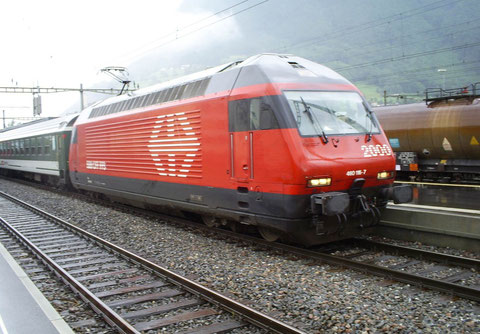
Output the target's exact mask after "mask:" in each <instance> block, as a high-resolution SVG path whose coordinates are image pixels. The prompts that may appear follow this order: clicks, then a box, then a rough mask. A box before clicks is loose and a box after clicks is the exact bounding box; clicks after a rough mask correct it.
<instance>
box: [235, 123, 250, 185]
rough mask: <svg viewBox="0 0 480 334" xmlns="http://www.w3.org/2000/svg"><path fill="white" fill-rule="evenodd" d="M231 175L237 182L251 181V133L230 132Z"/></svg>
mask: <svg viewBox="0 0 480 334" xmlns="http://www.w3.org/2000/svg"><path fill="white" fill-rule="evenodd" d="M230 151H231V175H232V178H234V179H235V180H236V181H237V182H248V180H249V179H253V132H248V131H241V132H230Z"/></svg>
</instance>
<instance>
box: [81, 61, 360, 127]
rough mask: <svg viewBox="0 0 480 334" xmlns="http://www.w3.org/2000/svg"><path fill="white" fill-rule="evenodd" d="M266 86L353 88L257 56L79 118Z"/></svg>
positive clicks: (306, 67) (312, 70)
mask: <svg viewBox="0 0 480 334" xmlns="http://www.w3.org/2000/svg"><path fill="white" fill-rule="evenodd" d="M269 83H307V84H308V83H312V84H319V83H320V84H345V85H352V84H351V83H350V82H349V81H348V80H347V79H345V78H344V77H343V76H341V75H340V74H338V73H336V72H335V71H333V70H331V69H329V68H328V67H325V66H323V65H320V64H317V63H315V62H312V61H310V60H307V59H304V58H301V57H297V56H293V55H282V54H259V55H256V56H252V57H250V58H247V59H246V60H244V61H239V62H230V63H227V64H223V65H220V66H216V67H213V68H210V69H207V70H205V71H201V72H197V73H193V74H190V75H187V76H183V77H181V78H177V79H174V80H170V81H167V82H164V83H160V84H157V85H154V86H151V87H147V88H143V89H139V90H136V91H134V92H131V93H128V94H125V95H121V96H116V97H111V98H108V99H106V100H104V101H102V102H99V103H98V104H95V105H94V106H90V107H89V108H87V109H85V110H84V111H83V112H82V115H81V116H80V117H81V118H83V119H86V118H95V117H100V116H105V115H109V114H112V113H117V112H121V111H127V110H132V109H136V108H138V107H146V106H149V105H154V104H159V103H164V102H170V101H175V100H182V99H186V98H191V97H196V96H202V95H208V94H213V93H218V92H226V91H229V90H231V89H232V88H240V87H246V86H251V85H258V84H269ZM160 92H162V93H164V94H163V95H161V94H160ZM155 94H157V95H155ZM160 95H161V96H160ZM127 100H129V101H130V102H126V101H127ZM132 100H133V101H132Z"/></svg>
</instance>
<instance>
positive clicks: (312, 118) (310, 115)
mask: <svg viewBox="0 0 480 334" xmlns="http://www.w3.org/2000/svg"><path fill="white" fill-rule="evenodd" d="M300 99H301V100H302V104H303V107H304V108H305V111H304V112H306V113H307V115H308V118H309V119H310V122H312V124H313V127H314V128H316V130H317V132H318V127H320V132H321V133H322V141H323V143H324V144H326V143H328V137H327V134H326V133H325V131H323V127H322V126H321V125H320V123H319V122H318V120H317V118H316V116H315V115H314V114H313V113H312V110H311V109H310V106H309V105H308V104H307V103H306V102H305V100H304V99H303V97H301V96H300Z"/></svg>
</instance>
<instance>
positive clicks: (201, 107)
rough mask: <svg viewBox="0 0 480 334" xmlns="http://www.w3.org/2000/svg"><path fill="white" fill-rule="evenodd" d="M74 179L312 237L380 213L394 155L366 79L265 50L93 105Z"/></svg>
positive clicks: (135, 199)
mask: <svg viewBox="0 0 480 334" xmlns="http://www.w3.org/2000/svg"><path fill="white" fill-rule="evenodd" d="M69 160H70V165H69V170H70V179H71V182H72V184H73V186H74V187H75V188H77V189H79V190H81V191H89V192H96V193H101V194H104V195H105V196H108V197H109V198H112V199H113V200H117V201H121V202H125V203H129V204H133V205H136V206H140V207H145V208H147V207H148V208H154V209H160V210H168V211H170V212H175V213H178V214H184V215H190V214H192V213H194V214H195V215H198V216H200V217H202V219H203V221H204V222H205V223H206V224H207V225H209V226H215V225H230V226H231V227H232V228H238V227H241V226H244V225H253V226H256V227H257V228H258V230H259V231H260V233H261V235H262V236H263V237H264V238H265V239H267V240H276V239H277V238H279V237H288V238H290V239H294V240H296V241H298V242H301V243H303V244H306V245H312V244H317V243H321V242H327V241H332V240H337V239H341V238H347V237H351V236H352V235H358V234H360V233H363V232H364V230H363V228H365V227H367V226H369V225H371V224H373V223H375V222H376V221H378V219H379V214H380V213H379V208H382V207H383V206H385V204H386V202H387V200H389V199H392V198H393V199H394V200H395V201H396V202H405V201H409V200H410V198H411V189H410V188H409V187H405V186H396V187H393V185H392V184H393V179H394V175H395V159H394V156H393V152H392V150H391V147H390V145H389V143H388V140H387V138H386V136H385V134H384V132H383V130H382V129H381V127H380V125H379V123H378V121H377V119H376V117H375V115H374V114H373V112H372V111H371V110H370V109H369V107H368V105H367V103H366V101H365V99H364V98H363V96H362V94H361V93H360V92H359V91H358V89H357V88H356V87H355V86H354V85H353V84H351V83H350V82H349V81H347V80H346V79H345V78H343V77H342V76H340V75H339V74H337V73H335V72H333V71H332V70H330V69H328V68H326V67H324V66H321V65H319V64H316V63H313V62H311V61H308V60H306V59H303V58H300V57H295V56H287V55H275V54H262V55H257V56H253V57H251V58H248V59H247V60H245V61H243V62H236V63H230V64H226V65H222V66H218V67H215V68H211V69H209V70H207V71H203V72H200V73H196V74H193V75H190V76H187V77H183V78H180V79H176V80H173V81H169V82H166V83H163V84H160V85H156V86H153V87H150V88H147V89H142V90H138V91H135V92H134V93H131V94H130V95H122V96H118V97H113V98H109V99H107V100H105V101H103V102H101V103H100V104H97V105H96V106H93V107H89V108H86V109H85V110H83V111H82V112H81V114H80V115H79V117H78V119H77V121H76V122H75V125H74V129H73V134H72V142H71V147H70V157H69Z"/></svg>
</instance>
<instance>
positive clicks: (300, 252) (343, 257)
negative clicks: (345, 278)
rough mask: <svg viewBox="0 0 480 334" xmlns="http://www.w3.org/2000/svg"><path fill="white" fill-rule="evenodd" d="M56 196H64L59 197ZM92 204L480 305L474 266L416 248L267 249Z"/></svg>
mask: <svg viewBox="0 0 480 334" xmlns="http://www.w3.org/2000/svg"><path fill="white" fill-rule="evenodd" d="M47 190H48V189H47ZM50 191H51V189H50ZM55 192H58V191H55ZM62 194H64V193H63V192H62ZM70 195H71V194H70ZM74 196H75V197H78V198H79V199H82V200H88V201H92V199H91V198H90V197H88V196H84V195H80V194H75V195H74ZM94 202H95V203H101V204H102V205H105V206H108V207H114V208H115V209H117V210H122V211H125V212H128V213H134V214H138V215H141V216H145V217H149V218H156V219H162V220H166V221H168V222H170V223H174V224H177V225H180V226H186V227H187V228H193V229H195V230H201V231H203V232H205V233H207V234H214V235H217V236H220V237H221V238H225V239H229V240H231V239H234V240H237V241H239V242H247V243H250V244H253V245H256V246H261V247H262V248H265V249H270V250H273V251H279V252H282V253H284V254H289V255H296V256H299V257H302V258H307V259H312V260H315V261H318V262H319V263H327V264H330V265H333V266H341V267H343V268H348V269H353V270H356V271H360V272H362V273H366V274H372V275H376V276H380V277H384V278H386V279H387V280H391V281H398V282H403V283H407V284H411V285H415V286H419V287H421V288H428V289H432V290H435V291H440V292H442V293H445V294H447V295H451V296H458V297H461V298H465V299H470V300H474V301H480V275H479V270H480V260H476V259H469V258H464V257H458V256H453V255H448V254H441V253H433V252H429V251H424V250H421V249H417V248H409V247H402V246H397V245H392V244H384V243H376V242H373V241H369V240H365V239H351V240H348V241H346V242H343V243H335V244H334V245H333V246H332V247H333V248H332V247H330V248H324V247H319V248H317V249H305V248H301V247H296V246H292V245H288V244H282V243H271V242H268V241H265V240H263V239H261V238H258V237H255V236H252V235H246V234H239V233H236V232H232V231H229V230H226V229H223V228H211V227H207V226H205V225H203V224H199V223H197V222H192V221H190V220H187V219H182V218H178V217H172V216H169V215H165V214H161V213H157V212H152V211H146V210H143V209H137V208H134V207H130V206H127V205H123V204H118V203H112V202H108V201H103V200H98V199H95V200H94Z"/></svg>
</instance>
